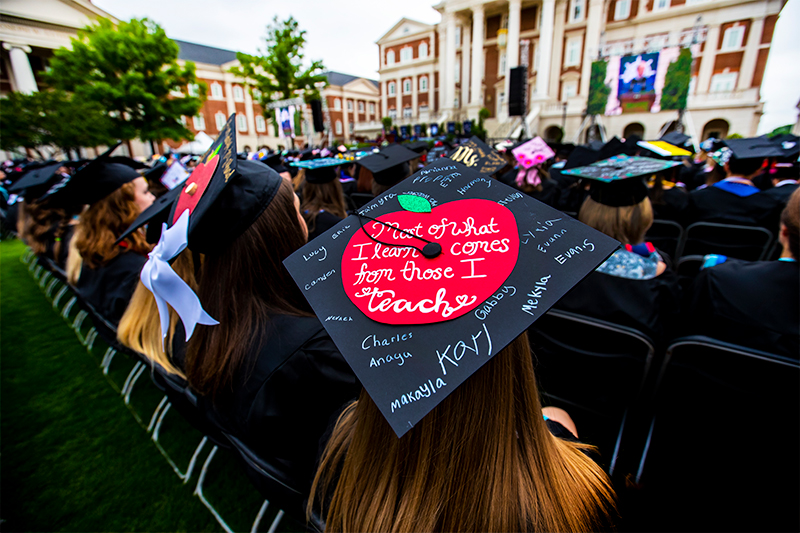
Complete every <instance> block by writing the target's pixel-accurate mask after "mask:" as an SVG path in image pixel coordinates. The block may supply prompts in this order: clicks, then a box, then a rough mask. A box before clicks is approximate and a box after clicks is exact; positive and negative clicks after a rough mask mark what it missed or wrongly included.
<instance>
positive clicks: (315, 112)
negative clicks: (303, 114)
mask: <svg viewBox="0 0 800 533" xmlns="http://www.w3.org/2000/svg"><path fill="white" fill-rule="evenodd" d="M310 103H311V116H312V117H313V118H314V131H316V132H317V133H320V132H322V131H325V124H324V120H323V119H322V101H321V100H311V102H310Z"/></svg>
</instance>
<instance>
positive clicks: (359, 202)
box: [350, 192, 375, 209]
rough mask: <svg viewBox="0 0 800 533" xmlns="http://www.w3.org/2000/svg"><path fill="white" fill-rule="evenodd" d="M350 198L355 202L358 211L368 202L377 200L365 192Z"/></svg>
mask: <svg viewBox="0 0 800 533" xmlns="http://www.w3.org/2000/svg"><path fill="white" fill-rule="evenodd" d="M350 198H351V199H352V200H353V203H354V204H355V206H356V209H359V208H361V207H362V206H364V205H366V204H367V203H368V202H371V201H372V200H374V199H375V197H374V196H372V195H371V194H367V193H365V192H354V193H353V194H351V195H350Z"/></svg>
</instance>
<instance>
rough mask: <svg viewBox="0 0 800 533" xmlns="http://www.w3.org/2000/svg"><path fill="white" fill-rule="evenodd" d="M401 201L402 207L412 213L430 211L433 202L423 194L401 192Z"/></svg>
mask: <svg viewBox="0 0 800 533" xmlns="http://www.w3.org/2000/svg"><path fill="white" fill-rule="evenodd" d="M397 200H398V201H399V202H400V207H402V208H403V209H405V210H406V211H411V212H412V213H430V212H431V203H430V202H429V201H428V200H426V199H425V198H422V197H421V196H414V195H413V194H401V195H400V196H398V197H397Z"/></svg>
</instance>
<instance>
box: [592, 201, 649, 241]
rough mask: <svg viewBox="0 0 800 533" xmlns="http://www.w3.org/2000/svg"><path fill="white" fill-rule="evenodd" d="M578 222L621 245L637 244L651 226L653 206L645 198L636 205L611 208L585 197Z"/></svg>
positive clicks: (642, 239)
mask: <svg viewBox="0 0 800 533" xmlns="http://www.w3.org/2000/svg"><path fill="white" fill-rule="evenodd" d="M578 220H580V221H581V222H583V223H584V224H586V225H587V226H591V227H593V228H594V229H596V230H598V231H602V232H603V233H605V234H606V235H608V236H609V237H611V238H613V239H617V240H618V241H619V242H621V243H623V244H639V243H641V242H642V241H644V235H645V233H647V230H648V229H650V226H652V225H653V205H652V204H651V203H650V199H649V198H645V199H644V200H642V201H641V202H639V203H638V204H636V205H627V206H622V207H611V206H607V205H603V204H601V203H599V202H595V201H594V200H592V198H591V197H589V196H587V197H586V200H584V202H583V205H582V206H581V210H580V212H579V213H578Z"/></svg>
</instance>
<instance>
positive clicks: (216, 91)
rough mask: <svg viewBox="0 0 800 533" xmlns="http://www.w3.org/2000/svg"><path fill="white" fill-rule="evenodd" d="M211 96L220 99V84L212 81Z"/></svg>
mask: <svg viewBox="0 0 800 533" xmlns="http://www.w3.org/2000/svg"><path fill="white" fill-rule="evenodd" d="M211 98H214V99H222V98H223V96H222V85H220V84H219V83H212V84H211Z"/></svg>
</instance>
